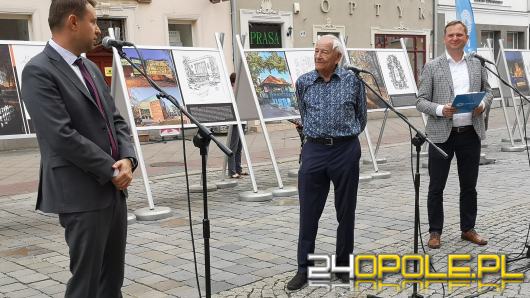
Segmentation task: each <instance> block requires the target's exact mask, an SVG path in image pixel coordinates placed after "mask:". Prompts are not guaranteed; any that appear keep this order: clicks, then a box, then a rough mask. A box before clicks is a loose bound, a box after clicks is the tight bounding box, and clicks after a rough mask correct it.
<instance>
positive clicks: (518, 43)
mask: <svg viewBox="0 0 530 298" xmlns="http://www.w3.org/2000/svg"><path fill="white" fill-rule="evenodd" d="M507 35H508V36H507V38H506V48H507V49H524V46H523V44H524V32H513V31H512V32H510V31H508V33H507Z"/></svg>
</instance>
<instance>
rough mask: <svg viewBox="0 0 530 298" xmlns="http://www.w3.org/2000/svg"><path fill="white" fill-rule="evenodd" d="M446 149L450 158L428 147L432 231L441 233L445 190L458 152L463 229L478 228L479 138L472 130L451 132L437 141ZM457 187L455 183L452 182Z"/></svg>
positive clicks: (452, 186) (461, 224)
mask: <svg viewBox="0 0 530 298" xmlns="http://www.w3.org/2000/svg"><path fill="white" fill-rule="evenodd" d="M436 145H438V146H440V148H442V150H444V151H445V152H446V153H447V155H449V158H448V159H444V158H443V157H442V156H441V155H440V154H439V153H438V151H436V150H435V149H434V148H432V146H429V176H430V182H429V194H428V197H427V210H428V213H429V232H438V233H441V232H442V229H443V224H444V210H443V192H444V188H445V184H446V182H447V176H448V175H449V168H450V167H451V160H452V159H453V156H454V155H456V161H457V165H458V179H459V182H460V183H459V184H460V230H461V231H463V232H466V231H469V230H471V229H473V228H475V221H476V218H477V190H476V186H477V179H478V167H479V162H480V138H479V137H478V136H477V134H476V133H475V130H473V129H471V130H468V131H466V132H463V133H456V132H451V135H450V136H449V139H448V140H447V141H446V142H445V143H439V144H436ZM450 188H451V189H455V188H456V185H450Z"/></svg>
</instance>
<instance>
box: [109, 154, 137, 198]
mask: <svg viewBox="0 0 530 298" xmlns="http://www.w3.org/2000/svg"><path fill="white" fill-rule="evenodd" d="M112 168H113V169H117V170H118V171H119V173H118V176H116V177H112V183H114V186H116V188H117V189H119V190H124V189H126V188H127V187H128V186H129V185H130V184H131V181H132V178H133V174H132V163H131V161H130V160H129V159H128V158H124V159H120V160H118V161H117V162H116V163H114V164H113V165H112Z"/></svg>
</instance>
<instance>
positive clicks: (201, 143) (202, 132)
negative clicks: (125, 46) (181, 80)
mask: <svg viewBox="0 0 530 298" xmlns="http://www.w3.org/2000/svg"><path fill="white" fill-rule="evenodd" d="M116 49H117V50H118V54H119V55H120V57H122V58H123V59H125V60H127V62H129V64H131V66H132V67H133V68H134V69H136V70H137V71H138V72H139V73H140V74H141V75H142V76H143V77H145V78H146V79H147V82H149V84H150V85H151V86H152V87H153V88H154V89H155V90H156V91H158V92H159V94H157V97H159V98H166V99H167V100H169V101H170V102H171V103H172V104H173V105H175V106H176V107H177V108H178V109H179V110H180V112H181V113H182V114H184V115H186V117H188V118H189V119H190V121H191V122H192V123H193V124H195V125H196V126H197V127H198V128H199V131H198V132H197V134H196V135H195V137H193V145H195V147H197V148H199V149H200V154H201V159H202V171H201V172H202V199H203V206H204V207H203V210H204V218H203V220H202V231H203V239H204V268H205V270H204V272H205V274H204V279H205V283H206V297H207V298H210V297H211V295H212V289H211V273H210V220H209V219H208V185H207V179H206V161H207V159H208V147H209V145H210V141H212V140H213V141H214V143H215V144H216V145H217V147H219V149H221V151H223V152H224V154H226V155H227V156H232V155H233V152H232V151H231V150H230V149H228V147H226V146H225V145H224V144H223V143H221V142H220V141H219V140H218V139H217V138H215V137H214V136H213V133H212V132H211V131H210V130H209V129H208V128H206V127H205V126H204V125H203V124H201V123H200V122H199V121H198V120H197V119H195V117H193V116H192V115H191V114H190V113H188V111H186V109H185V108H184V107H183V106H181V105H180V104H179V102H178V101H177V100H176V99H175V97H173V96H171V95H170V94H168V93H167V92H165V91H164V90H162V88H161V87H160V86H158V84H157V83H155V82H154V81H153V80H152V79H151V78H150V77H149V76H148V75H147V73H145V72H144V71H143V70H142V69H140V67H138V66H137V65H136V64H134V63H133V62H132V61H131V59H130V58H129V57H127V54H125V52H123V50H122V48H121V47H116ZM182 133H184V131H183V132H182Z"/></svg>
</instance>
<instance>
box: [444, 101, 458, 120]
mask: <svg viewBox="0 0 530 298" xmlns="http://www.w3.org/2000/svg"><path fill="white" fill-rule="evenodd" d="M454 113H456V108H453V107H452V106H451V104H450V103H447V104H445V105H444V107H443V110H442V114H443V115H444V117H445V118H453V114H454Z"/></svg>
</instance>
